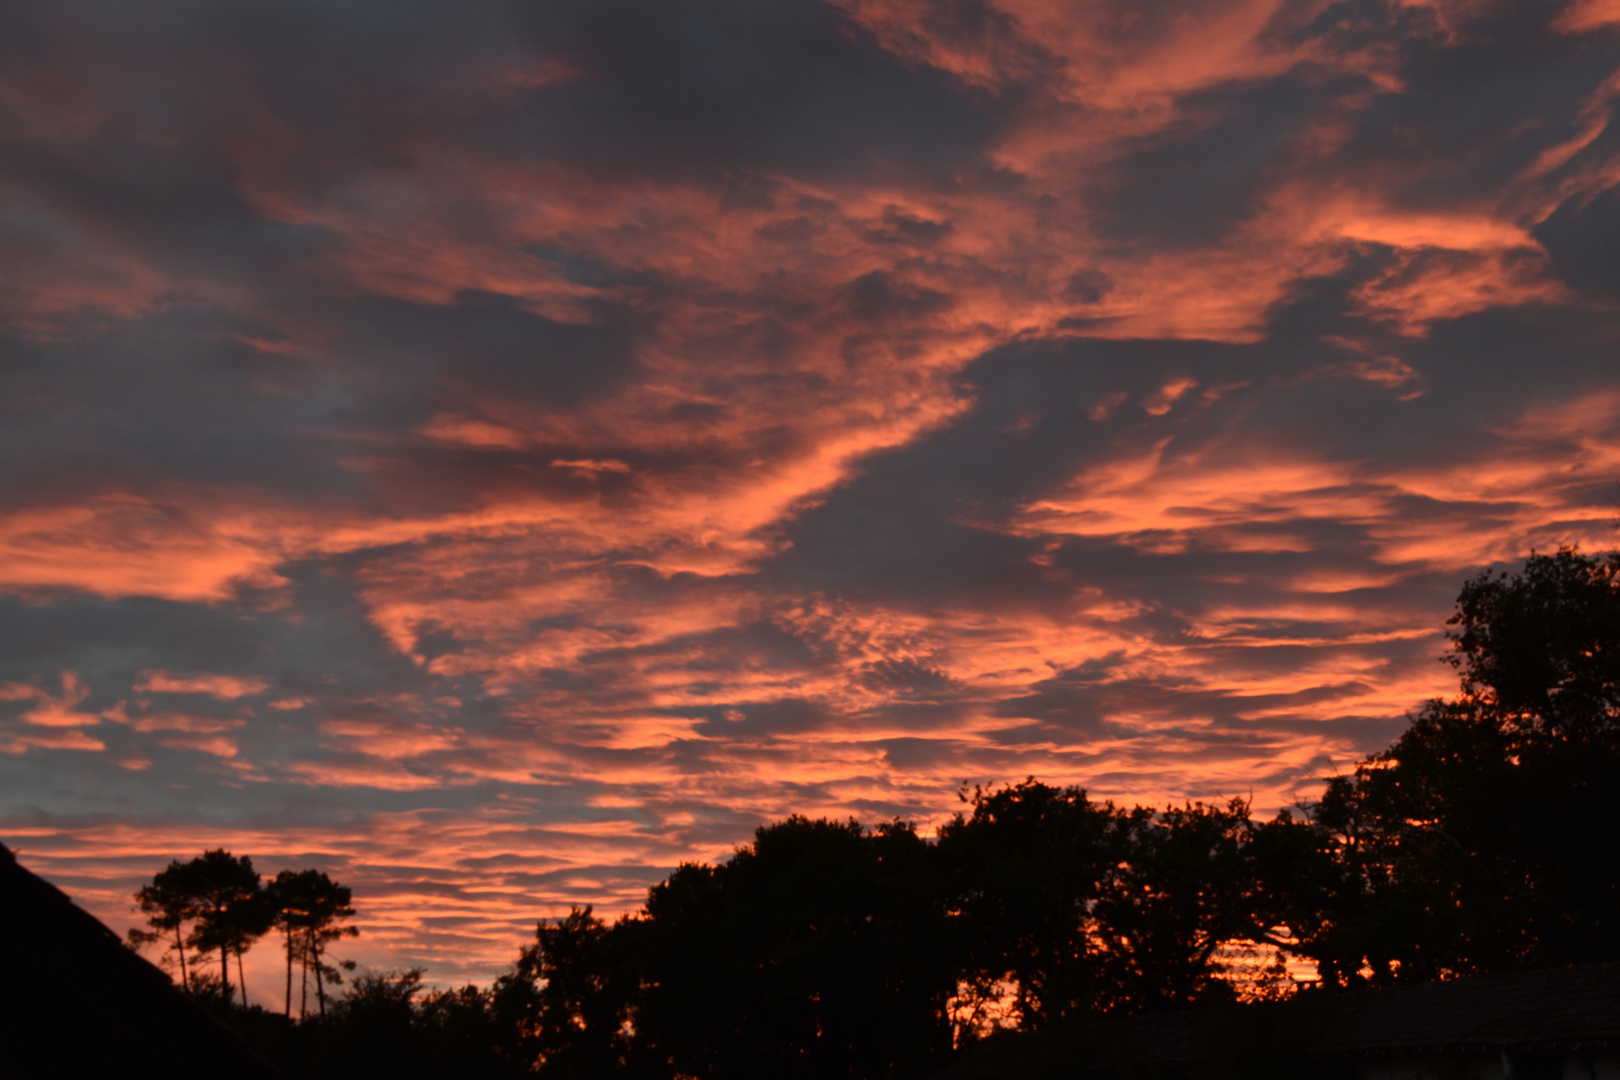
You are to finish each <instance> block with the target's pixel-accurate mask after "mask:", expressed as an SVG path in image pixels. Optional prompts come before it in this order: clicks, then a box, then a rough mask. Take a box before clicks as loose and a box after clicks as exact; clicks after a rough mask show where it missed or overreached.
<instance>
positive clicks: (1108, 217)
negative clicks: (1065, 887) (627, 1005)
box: [0, 0, 1620, 995]
mask: <svg viewBox="0 0 1620 1080" xmlns="http://www.w3.org/2000/svg"><path fill="white" fill-rule="evenodd" d="M1617 94H1620V3H1617V2H1615V0H1577V2H1525V0H1508V2H1494V0H1435V2H1405V3H1402V2H1392V0H1390V2H1385V0H1340V2H1328V0H1175V2H1171V0H1130V2H1126V0H1086V2H1083V3H1055V2H1050V0H836V2H834V0H746V2H745V0H686V2H682V3H669V2H667V0H548V2H545V3H537V2H518V0H464V2H461V3H457V4H449V5H447V4H436V3H425V2H412V0H386V2H384V0H341V2H333V0H320V2H315V0H276V2H274V3H271V2H268V0H265V2H246V0H227V2H219V3H216V2H210V3H203V2H194V0H192V2H188V0H149V2H146V3H142V4H138V5H130V4H120V3H112V2H95V0H84V2H80V0H58V2H54V3H51V4H27V3H21V2H16V0H9V2H0V840H3V841H4V842H5V843H6V844H8V845H10V846H12V847H13V848H15V849H17V850H18V851H19V852H20V853H21V858H22V860H23V862H24V864H25V865H28V866H30V867H31V868H33V869H34V870H36V871H38V872H40V873H42V874H44V875H45V876H46V877H48V878H49V879H50V880H52V881H54V882H56V883H57V884H59V885H61V886H62V887H63V888H64V889H66V890H67V891H68V892H69V893H70V894H71V895H73V896H74V897H76V898H77V899H78V900H79V901H80V902H81V903H83V904H84V905H85V906H86V907H88V908H89V909H90V910H92V911H93V912H95V913H96V914H98V915H100V916H101V917H102V918H104V919H105V920H107V921H108V922H109V923H110V924H112V925H114V926H115V927H116V928H119V929H122V928H124V927H127V926H129V925H130V924H131V923H132V922H133V921H134V919H135V916H134V914H133V913H132V912H131V910H130V902H129V894H130V893H131V892H132V891H133V889H134V888H135V887H136V886H137V885H138V884H139V883H140V881H141V880H142V879H143V878H146V879H149V878H150V876H151V875H152V873H154V872H155V871H156V870H158V869H160V868H162V866H164V865H165V864H166V863H167V862H168V860H170V859H174V858H190V857H191V856H193V855H196V854H199V853H200V852H201V851H203V850H204V849H206V848H213V847H225V848H227V849H229V850H231V851H233V852H235V853H237V854H239V855H250V856H251V857H252V858H253V860H254V865H255V866H256V867H257V868H258V869H260V870H261V871H262V872H265V873H267V874H273V873H274V872H275V871H277V870H279V869H283V868H295V869H296V868H303V867H306V866H315V867H319V868H321V869H324V870H326V871H328V872H329V873H330V874H332V876H334V877H336V878H337V879H339V880H340V881H343V882H345V883H347V884H349V885H351V886H352V887H353V888H354V890H355V898H356V899H355V903H356V906H357V907H358V908H359V909H360V913H361V914H360V917H359V918H358V920H357V925H358V926H359V927H360V929H361V931H362V932H361V936H360V937H359V938H357V939H354V940H353V941H351V942H347V943H346V944H345V945H344V946H343V948H344V949H345V950H347V955H350V956H352V957H355V958H356V959H359V960H361V961H362V962H364V963H367V964H370V965H372V966H376V967H402V966H405V965H407V964H419V965H424V966H425V967H426V968H427V970H428V978H429V979H430V980H434V981H438V982H453V981H456V980H462V979H478V980H484V979H488V978H489V977H490V976H491V975H492V974H494V973H495V972H496V971H498V970H499V969H500V968H502V967H503V966H505V965H506V964H508V963H509V962H510V961H511V959H512V958H513V957H514V955H515V953H516V951H517V949H518V947H519V946H520V944H521V943H522V942H523V941H524V939H525V938H526V937H527V936H528V935H529V934H530V933H532V928H533V925H534V922H535V920H536V919H538V918H541V917H548V916H554V915H558V914H563V913H566V911H567V910H568V908H569V906H570V905H571V904H576V903H577V904H586V903H589V904H594V905H596V910H597V911H598V912H599V913H615V912H621V911H626V910H631V909H633V908H635V907H636V906H637V905H638V904H639V903H640V901H641V899H642V898H643V897H644V896H645V890H646V888H647V886H648V885H649V884H651V883H653V882H655V881H658V880H660V879H661V878H662V877H664V876H665V875H666V874H667V873H668V872H669V871H670V870H671V869H672V868H673V867H674V866H676V865H677V864H678V863H680V862H681V861H683V860H714V859H717V858H722V857H724V856H725V855H726V854H727V853H728V852H730V851H731V850H732V849H733V847H734V846H735V845H737V844H739V843H743V842H745V841H746V840H747V839H748V838H749V836H750V835H751V834H752V831H753V829H754V828H755V827H756V826H757V825H759V824H760V823H762V822H767V821H771V820H775V819H779V818H781V817H783V816H785V815H787V814H790V813H802V814H807V815H811V816H820V815H829V816H836V817H843V816H847V815H854V816H856V817H858V818H860V819H861V820H863V821H867V822H876V821H881V820H887V819H891V818H894V817H903V818H906V819H909V820H914V821H917V822H919V823H920V824H921V826H922V828H923V829H924V831H926V830H927V829H928V828H930V827H931V826H932V825H934V824H937V823H938V822H940V821H942V820H944V819H945V818H946V817H947V816H948V815H949V814H951V813H953V812H954V811H955V810H956V809H957V808H958V807H959V806H960V805H961V804H960V803H959V801H958V792H959V791H960V790H961V788H962V785H963V784H964V783H967V784H999V783H1005V782H1009V781H1016V780H1019V779H1021V778H1023V777H1025V776H1030V775H1033V776H1035V777H1037V778H1039V779H1041V780H1044V781H1047V782H1049V783H1054V784H1079V785H1082V786H1084V787H1085V788H1087V789H1088V790H1089V791H1090V792H1091V793H1092V794H1093V795H1095V796H1097V797H1102V798H1111V799H1114V800H1117V801H1120V802H1124V803H1128V804H1134V803H1136V802H1147V803H1154V804H1159V805H1162V804H1164V803H1165V802H1167V801H1172V800H1173V801H1178V802H1179V801H1182V800H1189V799H1201V800H1225V799H1227V798H1231V797H1242V798H1246V799H1252V800H1253V804H1254V806H1255V808H1256V810H1257V812H1263V813H1266V814H1269V813H1272V812H1274V811H1275V810H1276V809H1277V808H1279V807H1283V806H1287V805H1290V804H1291V803H1293V802H1295V801H1296V800H1300V799H1305V800H1308V799H1309V798H1311V797H1312V796H1313V795H1314V794H1315V793H1316V792H1318V791H1319V790H1320V787H1321V780H1322V778H1323V777H1325V776H1328V775H1331V774H1332V773H1334V772H1335V771H1342V770H1345V769H1347V768H1348V767H1350V766H1352V765H1353V764H1354V763H1355V762H1356V761H1357V760H1358V759H1360V758H1361V757H1363V756H1364V755H1366V754H1368V753H1371V752H1374V751H1376V750H1378V749H1380V748H1381V747H1383V746H1385V745H1387V743H1388V742H1389V741H1390V740H1391V739H1392V738H1393V737H1394V736H1395V735H1397V734H1398V733H1399V731H1400V730H1401V729H1402V727H1403V726H1404V724H1405V722H1406V721H1405V717H1406V715H1407V714H1408V713H1409V712H1410V711H1411V710H1413V709H1415V708H1417V707H1419V706H1420V705H1421V703H1422V702H1423V701H1424V700H1425V699H1427V698H1430V697H1433V696H1436V695H1442V694H1447V693H1451V692H1453V691H1454V690H1455V686H1456V675H1455V672H1454V671H1453V670H1452V669H1451V668H1449V667H1448V666H1446V665H1445V664H1444V663H1441V662H1439V658H1440V657H1441V656H1442V654H1443V653H1444V652H1445V648H1446V641H1445V638H1444V629H1445V619H1446V618H1447V617H1448V615H1449V614H1450V612H1451V610H1452V604H1453V601H1454V599H1455V597H1456V594H1457V591H1458V589H1459V588H1460V586H1461V585H1462V583H1463V582H1464V581H1466V580H1467V579H1468V578H1470V577H1471V576H1473V575H1475V574H1477V573H1478V572H1479V571H1480V570H1482V569H1483V568H1484V567H1486V566H1489V565H1496V566H1499V567H1500V566H1511V565H1512V564H1513V563H1514V561H1515V560H1518V559H1522V558H1523V557H1524V556H1525V555H1526V554H1528V553H1529V552H1530V551H1531V550H1534V549H1539V550H1551V549H1554V548H1556V547H1558V546H1559V545H1562V544H1581V545H1583V546H1584V547H1585V548H1586V549H1587V550H1594V549H1603V548H1608V547H1612V546H1613V544H1614V542H1615V522H1616V517H1617V514H1620V509H1617V506H1620V365H1617V364H1616V346H1617V343H1620V260H1617V259H1616V252H1617V250H1620V123H1617V122H1616V120H1615V116H1614V108H1615V100H1616V95H1617ZM250 966H251V977H250V982H251V983H252V986H253V993H254V994H255V995H267V994H274V993H275V992H276V990H275V987H276V986H277V982H276V980H277V975H276V959H275V956H274V948H273V947H270V946H266V947H263V948H260V949H259V950H257V951H256V952H255V953H253V954H251V956H250Z"/></svg>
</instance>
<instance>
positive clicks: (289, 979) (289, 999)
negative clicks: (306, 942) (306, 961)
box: [287, 926, 293, 1020]
mask: <svg viewBox="0 0 1620 1080" xmlns="http://www.w3.org/2000/svg"><path fill="white" fill-rule="evenodd" d="M292 942H293V933H292V927H291V926H288V927H287V1019H289V1020H291V1019H292V949H293V946H292Z"/></svg>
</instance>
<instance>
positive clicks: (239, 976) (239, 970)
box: [236, 948, 248, 1009]
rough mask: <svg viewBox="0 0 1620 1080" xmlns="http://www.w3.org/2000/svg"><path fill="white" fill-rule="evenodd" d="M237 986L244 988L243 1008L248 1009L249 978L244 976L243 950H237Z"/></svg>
mask: <svg viewBox="0 0 1620 1080" xmlns="http://www.w3.org/2000/svg"><path fill="white" fill-rule="evenodd" d="M236 985H238V986H240V987H241V988H242V1008H244V1009H245V1008H247V1007H248V1001H247V976H246V975H243V974H242V950H241V949H240V948H238V949H237V950H236Z"/></svg>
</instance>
